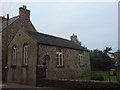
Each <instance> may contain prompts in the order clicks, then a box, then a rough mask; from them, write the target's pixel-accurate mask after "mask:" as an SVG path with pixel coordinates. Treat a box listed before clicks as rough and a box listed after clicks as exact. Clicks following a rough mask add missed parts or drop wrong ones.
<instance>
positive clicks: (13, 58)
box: [12, 45, 16, 66]
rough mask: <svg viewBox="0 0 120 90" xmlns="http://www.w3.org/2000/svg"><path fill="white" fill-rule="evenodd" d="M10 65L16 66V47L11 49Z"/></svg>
mask: <svg viewBox="0 0 120 90" xmlns="http://www.w3.org/2000/svg"><path fill="white" fill-rule="evenodd" d="M12 65H13V66H14V65H16V45H14V46H13V47H12Z"/></svg>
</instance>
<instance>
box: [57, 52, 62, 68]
mask: <svg viewBox="0 0 120 90" xmlns="http://www.w3.org/2000/svg"><path fill="white" fill-rule="evenodd" d="M56 57H57V66H63V53H62V50H59V51H58V52H56Z"/></svg>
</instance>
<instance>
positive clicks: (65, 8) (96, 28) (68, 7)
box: [0, 2, 118, 50]
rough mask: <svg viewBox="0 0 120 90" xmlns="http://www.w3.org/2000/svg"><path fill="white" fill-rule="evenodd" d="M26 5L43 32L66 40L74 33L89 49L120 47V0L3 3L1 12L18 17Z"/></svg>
mask: <svg viewBox="0 0 120 90" xmlns="http://www.w3.org/2000/svg"><path fill="white" fill-rule="evenodd" d="M22 5H26V6H27V7H28V9H29V10H31V20H32V23H33V24H34V26H35V28H36V29H37V31H39V32H42V33H46V34H50V35H54V36H58V37H62V38H66V39H69V37H70V36H71V35H72V34H73V33H74V34H76V35H77V36H78V40H79V41H81V42H82V45H85V46H86V47H87V48H88V49H95V48H98V49H101V50H102V49H104V48H105V47H106V46H111V47H112V48H113V50H117V48H118V7H117V2H116V3H115V2H106V3H105V2H97V3H95V2H89V3H88V2H84V3H82V2H75V3H73V2H71V3H70V2H66V3H65V2H61V3H54V2H51V3H48V2H46V3H42V2H36V3H33V2H29V3H27V2H26V3H5V4H3V3H2V4H1V6H0V8H1V12H0V15H5V14H6V13H9V14H10V17H13V16H16V15H18V8H19V7H20V6H22Z"/></svg>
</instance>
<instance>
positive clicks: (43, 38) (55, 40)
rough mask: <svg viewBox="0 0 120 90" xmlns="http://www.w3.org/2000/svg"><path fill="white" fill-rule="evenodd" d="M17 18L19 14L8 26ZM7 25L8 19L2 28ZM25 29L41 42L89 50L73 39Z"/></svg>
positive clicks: (10, 20) (11, 19)
mask: <svg viewBox="0 0 120 90" xmlns="http://www.w3.org/2000/svg"><path fill="white" fill-rule="evenodd" d="M17 19H19V16H15V17H13V18H10V19H9V22H8V26H9V25H11V24H12V23H13V22H15V21H16V20H17ZM6 27H7V20H6V21H4V22H3V23H2V30H4V29H5V28H6ZM25 31H26V32H27V33H28V34H29V35H31V36H32V38H34V39H35V40H36V41H37V42H38V43H39V44H44V45H50V46H59V47H64V48H70V49H76V50H84V51H88V50H87V49H86V48H84V47H82V46H80V45H79V44H76V43H75V42H73V41H71V40H67V39H63V38H60V37H56V36H52V35H47V34H43V33H38V32H35V31H30V30H25Z"/></svg>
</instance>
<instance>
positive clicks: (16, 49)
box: [0, 6, 91, 86]
mask: <svg viewBox="0 0 120 90" xmlns="http://www.w3.org/2000/svg"><path fill="white" fill-rule="evenodd" d="M0 18H2V30H3V33H2V60H3V63H2V67H3V68H2V69H3V81H5V82H9V83H10V82H12V83H13V82H14V83H22V84H29V85H34V86H36V84H37V82H38V80H42V79H50V80H58V79H73V78H77V77H80V76H84V75H89V74H90V73H91V69H90V56H89V50H87V49H86V48H84V47H82V46H81V45H80V43H79V42H78V40H77V36H76V35H74V34H73V35H72V36H71V37H70V38H71V40H67V39H64V38H60V37H56V36H52V35H48V34H43V33H40V32H37V30H36V29H35V27H34V25H33V24H32V22H31V21H30V10H28V9H27V8H26V6H23V7H20V8H19V15H18V16H15V17H13V18H10V19H9V18H5V17H0Z"/></svg>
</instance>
